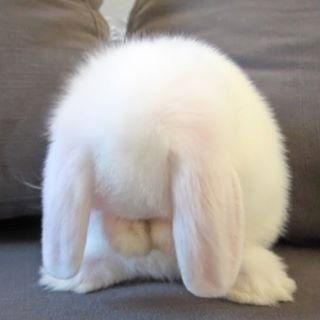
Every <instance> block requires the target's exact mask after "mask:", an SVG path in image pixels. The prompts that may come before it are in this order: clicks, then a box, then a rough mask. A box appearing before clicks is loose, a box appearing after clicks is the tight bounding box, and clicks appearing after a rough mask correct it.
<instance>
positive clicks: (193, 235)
mask: <svg viewBox="0 0 320 320" xmlns="http://www.w3.org/2000/svg"><path fill="white" fill-rule="evenodd" d="M201 153H202V154H201ZM207 156H208V154H207ZM205 158H206V156H205V155H204V154H203V151H201V150H199V152H198V153H196V152H194V153H193V154H192V153H189V155H185V156H184V157H181V159H178V161H177V163H176V167H175V168H174V173H175V175H174V176H173V234H174V242H175V247H176V254H177V259H178V264H179V268H180V272H181V276H182V280H183V282H184V284H185V286H186V287H187V289H188V290H189V291H190V292H191V293H193V294H195V295H197V296H201V297H219V296H223V295H225V294H226V293H227V291H228V290H229V289H230V288H231V286H232V285H233V283H234V282H235V280H236V277H237V275H238V272H239V269H240V264H241V259H242V247H243V237H244V236H243V233H244V230H243V229H244V226H243V224H244V223H243V220H244V219H243V206H242V195H241V188H240V184H239V181H238V177H237V174H236V172H235V171H234V170H233V168H232V165H231V164H230V163H228V161H227V160H226V159H225V158H223V157H221V158H219V157H216V156H215V157H214V159H212V155H211V157H210V158H208V157H207V158H208V159H205Z"/></svg>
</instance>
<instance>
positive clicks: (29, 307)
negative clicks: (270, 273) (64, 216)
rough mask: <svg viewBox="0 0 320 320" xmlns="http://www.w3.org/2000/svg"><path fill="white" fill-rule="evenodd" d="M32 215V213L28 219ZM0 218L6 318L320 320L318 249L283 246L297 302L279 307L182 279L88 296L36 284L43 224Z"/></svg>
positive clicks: (1, 297) (0, 297)
mask: <svg viewBox="0 0 320 320" xmlns="http://www.w3.org/2000/svg"><path fill="white" fill-rule="evenodd" d="M29 219H30V218H29ZM29 219H23V220H20V222H19V223H17V222H16V221H10V220H8V221H1V223H0V268H1V272H0V283H1V290H0V319H5V320H17V319H23V320H38V319H39V320H40V319H41V320H44V319H48V320H49V319H50V320H51V319H52V320H53V319H55V320H88V319H92V320H122V319H128V320H129V319H130V320H138V319H139V320H151V319H152V320H158V319H163V320H168V319H179V320H182V319H183V320H189V319H190V320H191V319H192V320H194V319H201V320H206V319H208V320H209V319H215V320H229V319H230V320H235V319H236V320H248V319H259V320H275V319H277V320H289V319H290V320H301V319H308V320H318V319H319V314H320V290H319V287H320V277H319V270H320V251H319V250H315V249H303V248H300V249H299V248H292V247H289V246H282V247H279V248H278V249H277V252H278V253H279V254H280V255H281V256H282V257H284V259H285V261H286V263H287V264H288V265H289V266H290V269H289V273H290V275H291V276H292V277H293V278H294V279H295V280H296V281H297V284H298V291H297V293H296V296H295V299H296V300H295V302H294V303H284V304H280V305H278V306H275V307H255V306H246V305H237V304H234V303H231V302H228V301H224V300H215V299H200V298H196V297H194V296H192V295H191V294H189V293H188V292H187V291H186V289H185V288H184V287H183V286H182V284H180V283H157V282H154V283H152V282H151V283H132V284H123V285H119V286H116V287H113V288H110V289H107V290H104V291H101V292H96V293H91V294H88V295H79V294H75V293H61V292H58V293H55V292H46V291H44V290H43V289H42V288H40V287H38V285H37V280H38V268H39V266H40V244H39V236H40V223H39V222H37V220H34V219H31V220H29Z"/></svg>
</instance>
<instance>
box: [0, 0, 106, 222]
mask: <svg viewBox="0 0 320 320" xmlns="http://www.w3.org/2000/svg"><path fill="white" fill-rule="evenodd" d="M101 2H102V1H101V0H90V1H89V0H86V1H83V0H55V1H53V0H10V1H0V7H1V9H0V218H1V217H9V216H10V217H12V216H16V215H22V214H23V215H26V214H30V213H33V214H34V213H35V212H39V211H40V191H39V190H38V189H34V188H32V187H30V184H31V185H36V186H39V185H40V182H41V169H42V162H43V159H44V152H45V144H46V137H45V119H46V117H47V114H48V110H49V109H50V107H51V106H52V104H53V101H54V99H55V97H56V95H57V93H58V92H59V89H60V87H61V86H62V84H63V79H64V78H65V76H66V74H68V73H70V72H71V70H72V69H73V67H74V65H75V63H76V62H77V61H79V59H80V57H81V56H82V54H83V52H85V51H87V50H89V49H91V48H93V47H95V46H96V45H97V44H98V43H99V42H100V41H102V40H104V39H106V38H107V36H108V26H107V24H106V22H105V21H104V19H103V18H102V16H101V15H100V14H99V12H98V11H97V8H98V7H99V6H100V4H101Z"/></svg>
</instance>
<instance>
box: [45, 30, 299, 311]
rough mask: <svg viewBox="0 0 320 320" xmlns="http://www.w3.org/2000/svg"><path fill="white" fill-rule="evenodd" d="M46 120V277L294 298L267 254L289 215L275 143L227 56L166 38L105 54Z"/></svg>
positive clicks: (265, 113)
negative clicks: (170, 283)
mask: <svg viewBox="0 0 320 320" xmlns="http://www.w3.org/2000/svg"><path fill="white" fill-rule="evenodd" d="M50 121H51V123H50V145H49V151H48V155H47V159H46V164H45V168H44V182H43V214H44V216H43V238H42V249H43V250H42V254H43V267H42V277H41V280H40V283H41V284H42V285H45V286H47V287H48V288H51V289H53V290H71V291H75V292H88V291H92V290H97V289H100V288H105V287H108V286H111V285H113V284H115V283H118V282H121V281H124V280H128V279H133V278H136V277H146V278H150V277H151V278H154V279H167V280H170V279H176V278H179V277H181V278H182V281H183V283H184V284H185V286H186V288H187V289H188V290H189V291H190V292H192V293H193V294H195V295H197V296H200V297H226V298H228V299H230V300H233V301H237V302H240V303H253V304H266V305H272V304H275V303H277V302H278V301H291V300H292V299H293V293H294V291H295V289H296V285H295V282H294V281H293V280H292V279H290V278H289V277H288V275H287V273H286V267H285V265H284V263H283V262H282V261H281V259H280V258H279V257H277V256H276V255H275V254H274V253H273V252H271V251H270V250H269V248H270V247H271V246H272V244H273V243H274V242H275V241H276V240H277V238H278V237H279V235H280V234H281V232H282V231H283V230H284V227H285V223H286V220H287V207H288V191H289V180H290V179H289V174H288V167H287V164H286V156H285V147H284V144H283V138H282V135H281V133H280V130H279V127H278V124H277V122H276V120H275V119H274V116H273V113H272V111H271V110H270V108H269V106H268V104H267V103H266V101H265V99H264V98H263V97H262V96H261V95H260V93H259V92H258V91H257V90H256V88H255V87H254V86H253V84H252V83H251V82H250V80H249V79H248V78H247V76H246V75H245V74H244V73H243V72H242V71H241V70H240V69H239V68H238V67H237V66H236V65H235V64H234V63H233V62H231V61H230V59H228V58H227V57H226V56H225V55H223V54H221V53H220V52H219V51H218V50H216V49H215V48H212V47H210V46H209V45H207V44H205V43H202V42H200V41H198V40H195V39H188V38H184V37H166V36H163V37H158V38H157V37H156V38H152V39H148V38H146V39H136V40H131V41H127V42H125V43H123V44H120V45H115V46H113V47H109V48H105V49H102V50H100V51H99V52H97V53H95V54H93V55H92V56H91V57H90V58H89V59H88V61H87V63H85V64H84V65H83V66H82V67H81V68H80V69H79V71H78V72H77V74H76V75H75V76H74V78H73V79H72V81H71V82H70V83H69V85H68V87H67V89H66V92H65V94H64V95H63V96H62V98H61V99H60V102H59V103H58V108H56V109H55V112H54V114H53V117H52V118H51V120H50ZM159 249H160V250H159ZM119 252H120V253H119Z"/></svg>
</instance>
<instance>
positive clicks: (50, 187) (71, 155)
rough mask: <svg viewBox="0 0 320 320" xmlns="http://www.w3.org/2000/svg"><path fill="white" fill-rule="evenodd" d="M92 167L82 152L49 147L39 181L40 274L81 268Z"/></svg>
mask: <svg viewBox="0 0 320 320" xmlns="http://www.w3.org/2000/svg"><path fill="white" fill-rule="evenodd" d="M91 171H92V167H91V164H90V161H89V159H88V156H87V155H86V154H85V152H84V150H75V149H67V148H66V146H62V145H59V144H58V143H56V142H53V143H52V144H51V145H50V147H49V152H48V156H47V159H46V164H45V168H44V181H43V194H42V197H43V199H42V201H43V222H42V223H43V225H42V227H43V230H42V259H43V268H44V272H48V273H50V274H51V275H53V276H55V277H57V278H69V277H72V276H73V275H75V274H76V273H77V272H78V270H79V268H80V265H81V261H82V257H83V252H84V247H85V243H86V237H87V228H88V222H89V213H90V208H91V201H92V193H93V183H92V180H93V175H92V172H91Z"/></svg>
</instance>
